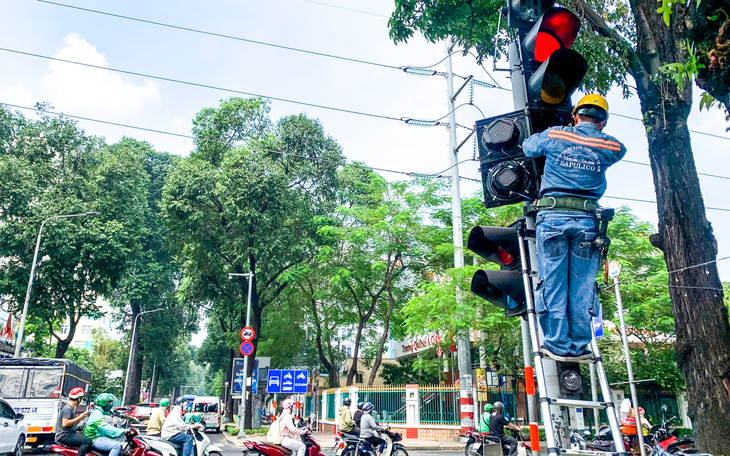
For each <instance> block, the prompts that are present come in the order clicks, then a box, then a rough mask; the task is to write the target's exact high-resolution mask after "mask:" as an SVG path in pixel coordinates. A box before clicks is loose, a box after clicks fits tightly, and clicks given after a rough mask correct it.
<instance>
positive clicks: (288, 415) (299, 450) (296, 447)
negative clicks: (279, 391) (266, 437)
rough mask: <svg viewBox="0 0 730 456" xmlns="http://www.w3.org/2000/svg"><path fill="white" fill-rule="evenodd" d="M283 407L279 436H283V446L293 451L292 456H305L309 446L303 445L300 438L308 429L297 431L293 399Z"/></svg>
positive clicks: (283, 404) (287, 401) (285, 401)
mask: <svg viewBox="0 0 730 456" xmlns="http://www.w3.org/2000/svg"><path fill="white" fill-rule="evenodd" d="M281 405H282V407H283V410H282V412H281V417H280V418H279V436H281V446H283V447H285V448H289V449H290V450H291V451H292V456H304V452H305V451H306V449H307V446H306V445H304V443H302V440H301V438H299V436H300V435H302V434H306V433H307V429H297V427H296V426H294V417H293V409H294V401H293V400H292V399H285V400H284V402H283V403H282V404H281ZM295 437H297V438H295Z"/></svg>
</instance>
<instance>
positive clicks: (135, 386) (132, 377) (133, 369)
mask: <svg viewBox="0 0 730 456" xmlns="http://www.w3.org/2000/svg"><path fill="white" fill-rule="evenodd" d="M129 307H130V309H131V311H132V328H131V330H132V333H134V337H133V338H131V339H130V341H129V350H130V352H131V354H132V355H131V357H130V359H131V363H130V364H129V366H127V369H129V375H128V376H127V378H128V379H129V380H128V381H129V383H128V384H127V389H126V395H125V396H124V398H123V399H122V403H123V404H125V405H130V404H137V402H139V387H140V384H141V383H142V362H141V361H139V360H138V358H139V333H140V326H141V325H142V322H141V318H137V316H138V315H139V314H140V312H141V311H142V309H141V307H140V305H139V303H138V302H137V301H134V300H133V301H131V302H130V303H129ZM135 322H136V325H137V328H136V330H135Z"/></svg>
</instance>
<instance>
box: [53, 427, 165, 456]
mask: <svg viewBox="0 0 730 456" xmlns="http://www.w3.org/2000/svg"><path fill="white" fill-rule="evenodd" d="M124 435H125V437H126V438H127V445H126V447H123V448H122V453H121V454H123V455H124V456H160V455H159V454H158V453H156V452H154V451H149V447H148V445H147V444H146V443H145V442H144V441H142V439H140V438H138V437H137V436H138V435H139V433H138V432H137V430H136V429H134V428H129V429H127V432H125V433H124ZM51 451H53V452H54V453H58V454H60V455H63V456H76V455H77V454H78V452H79V449H78V448H75V447H68V446H66V445H63V444H61V443H54V444H52V445H51ZM87 454H89V455H93V456H108V454H107V453H105V452H101V451H99V450H94V449H91V450H90V451H89V452H88V453H87Z"/></svg>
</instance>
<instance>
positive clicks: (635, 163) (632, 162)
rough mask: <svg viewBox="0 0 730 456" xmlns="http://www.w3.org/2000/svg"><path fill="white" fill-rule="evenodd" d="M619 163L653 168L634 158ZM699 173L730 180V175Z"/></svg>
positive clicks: (698, 173)
mask: <svg viewBox="0 0 730 456" xmlns="http://www.w3.org/2000/svg"><path fill="white" fill-rule="evenodd" d="M619 163H631V164H632V165H641V166H648V167H649V168H651V165H650V164H649V163H642V162H637V161H632V160H621V161H620V162H619ZM697 175H699V176H707V177H715V178H717V179H727V180H730V177H729V176H720V175H718V174H708V173H700V172H697Z"/></svg>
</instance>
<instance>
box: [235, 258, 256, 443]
mask: <svg viewBox="0 0 730 456" xmlns="http://www.w3.org/2000/svg"><path fill="white" fill-rule="evenodd" d="M237 276H243V277H247V278H248V299H247V301H248V302H247V304H246V327H245V328H243V329H242V330H241V338H243V337H244V331H245V330H248V329H250V330H251V338H253V337H254V336H255V335H256V333H255V332H254V330H253V328H251V292H252V288H253V278H254V274H253V272H247V273H245V274H235V273H230V274H228V278H229V279H232V278H233V277H237ZM248 334H249V333H248V332H246V335H248ZM244 340H245V339H244ZM246 344H248V345H250V351H248V353H244V345H246ZM240 350H241V353H242V354H243V355H244V358H243V385H242V394H241V405H240V407H239V410H238V417H239V418H238V422H239V423H238V424H239V427H238V429H239V431H238V434H239V435H241V436H245V435H246V432H245V428H246V400H247V399H248V394H247V392H248V378H247V377H248V355H251V354H253V350H254V348H253V344H252V343H251V342H250V341H245V342H244V343H242V344H241V348H240ZM247 350H248V346H247Z"/></svg>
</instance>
